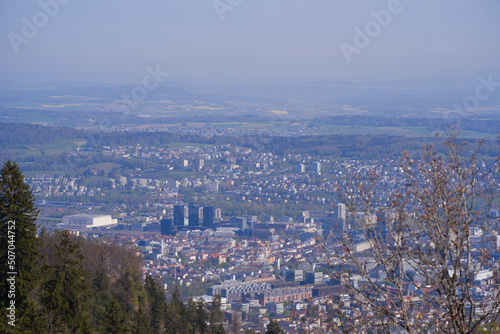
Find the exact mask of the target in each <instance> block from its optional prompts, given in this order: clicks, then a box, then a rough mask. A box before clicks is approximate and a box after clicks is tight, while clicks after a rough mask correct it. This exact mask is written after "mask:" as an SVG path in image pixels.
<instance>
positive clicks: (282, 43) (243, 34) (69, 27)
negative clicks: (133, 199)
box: [0, 0, 500, 82]
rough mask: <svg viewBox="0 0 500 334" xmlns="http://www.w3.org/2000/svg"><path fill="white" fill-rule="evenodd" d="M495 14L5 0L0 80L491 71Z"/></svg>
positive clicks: (415, 1) (448, 2)
mask: <svg viewBox="0 0 500 334" xmlns="http://www.w3.org/2000/svg"><path fill="white" fill-rule="evenodd" d="M387 14H388V15H387ZM499 15H500V1H498V0H384V1H379V0H143V1H131V0H81V1H77V0H39V1H32V0H23V1H17V0H3V1H0V59H1V61H0V80H16V79H19V80H26V79H28V80H29V79H30V78H31V79H33V80H35V78H36V79H39V78H46V79H47V80H49V79H61V80H62V79H64V80H91V81H103V82H104V81H108V82H122V81H123V82H133V81H137V80H138V79H140V78H141V77H143V76H144V73H145V71H146V70H145V68H146V67H147V66H150V67H156V66H157V65H158V66H159V67H160V68H161V70H162V71H166V72H169V73H170V74H171V76H172V78H174V79H180V80H182V79H186V80H190V79H192V80H194V81H196V78H204V77H214V76H215V77H219V78H238V80H240V81H245V79H248V80H250V79H251V80H254V81H255V80H257V81H259V80H261V81H262V82H265V81H266V80H272V79H273V78H283V79H286V78H323V79H325V78H328V79H334V78H341V77H342V78H344V77H350V76H372V75H375V76H377V75H387V76H398V77H425V76H433V75H439V73H454V72H457V71H462V72H468V71H484V70H490V69H499V68H500V65H499V63H500V43H499V40H500V38H499V37H500V20H499V19H498V17H499ZM30 28H31V29H30ZM33 28H34V29H33ZM200 80H201V79H200ZM228 80H229V79H228Z"/></svg>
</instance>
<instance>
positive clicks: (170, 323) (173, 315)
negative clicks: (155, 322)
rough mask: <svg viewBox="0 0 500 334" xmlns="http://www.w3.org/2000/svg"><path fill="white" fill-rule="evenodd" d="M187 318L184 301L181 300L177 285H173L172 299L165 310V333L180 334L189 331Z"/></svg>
mask: <svg viewBox="0 0 500 334" xmlns="http://www.w3.org/2000/svg"><path fill="white" fill-rule="evenodd" d="M188 322H189V319H188V317H187V309H186V306H185V305H184V303H183V302H182V299H181V296H180V293H179V289H178V288H177V286H175V287H174V291H173V293H172V299H171V300H170V303H168V305H167V312H166V321H165V323H166V326H167V331H166V332H167V333H169V334H182V333H186V334H188V333H189V326H188Z"/></svg>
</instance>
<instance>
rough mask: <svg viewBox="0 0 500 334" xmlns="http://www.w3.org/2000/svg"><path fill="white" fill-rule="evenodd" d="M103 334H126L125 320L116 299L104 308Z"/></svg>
mask: <svg viewBox="0 0 500 334" xmlns="http://www.w3.org/2000/svg"><path fill="white" fill-rule="evenodd" d="M104 329H105V331H104V332H105V333H109V334H126V333H128V328H127V319H126V317H125V314H124V313H123V311H122V308H121V307H120V304H119V303H118V301H117V300H116V299H113V300H112V301H111V302H110V303H109V304H108V307H106V324H105V326H104Z"/></svg>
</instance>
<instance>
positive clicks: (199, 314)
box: [195, 298, 208, 333]
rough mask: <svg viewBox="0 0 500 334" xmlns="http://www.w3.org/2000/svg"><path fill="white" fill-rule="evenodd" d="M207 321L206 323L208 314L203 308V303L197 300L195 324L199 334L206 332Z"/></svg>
mask: <svg viewBox="0 0 500 334" xmlns="http://www.w3.org/2000/svg"><path fill="white" fill-rule="evenodd" d="M207 321H208V314H207V310H206V308H205V302H204V301H203V300H202V299H201V298H200V300H198V302H197V303H196V316H195V322H196V324H197V327H198V329H199V331H200V333H206V332H207V330H208V325H207Z"/></svg>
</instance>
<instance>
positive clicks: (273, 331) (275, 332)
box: [264, 320, 285, 334]
mask: <svg viewBox="0 0 500 334" xmlns="http://www.w3.org/2000/svg"><path fill="white" fill-rule="evenodd" d="M264 334H285V332H283V330H282V329H281V327H280V325H279V324H278V321H276V320H271V322H270V323H269V324H268V325H267V328H266V331H265V332H264Z"/></svg>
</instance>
